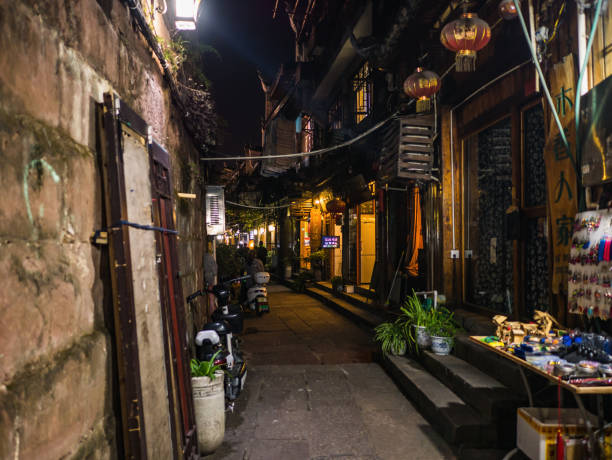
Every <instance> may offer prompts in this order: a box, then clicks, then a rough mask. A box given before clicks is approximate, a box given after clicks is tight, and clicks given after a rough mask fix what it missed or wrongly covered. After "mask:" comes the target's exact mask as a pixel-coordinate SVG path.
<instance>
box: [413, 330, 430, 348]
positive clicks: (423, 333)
mask: <svg viewBox="0 0 612 460" xmlns="http://www.w3.org/2000/svg"><path fill="white" fill-rule="evenodd" d="M414 330H415V333H416V341H417V345H418V346H419V348H422V349H424V350H425V349H427V348H429V347H430V346H431V336H430V335H429V332H427V329H426V328H425V326H414Z"/></svg>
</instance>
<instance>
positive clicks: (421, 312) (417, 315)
mask: <svg viewBox="0 0 612 460" xmlns="http://www.w3.org/2000/svg"><path fill="white" fill-rule="evenodd" d="M400 310H401V311H402V314H403V315H404V317H405V318H406V322H407V323H408V324H409V327H408V340H409V341H410V343H411V344H414V345H415V347H416V348H417V349H418V348H419V347H421V348H425V349H427V348H429V347H430V346H431V337H430V335H429V332H428V331H427V326H428V325H429V321H430V319H431V312H432V310H431V309H428V308H427V307H426V306H424V305H423V304H422V303H421V301H420V300H419V298H418V297H417V296H416V294H415V293H414V290H413V291H412V295H409V296H407V297H406V300H405V301H404V305H403V306H402V307H400Z"/></svg>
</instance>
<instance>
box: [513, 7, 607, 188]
mask: <svg viewBox="0 0 612 460" xmlns="http://www.w3.org/2000/svg"><path fill="white" fill-rule="evenodd" d="M599 1H600V2H601V0H599ZM513 2H514V5H515V6H516V11H517V13H518V17H519V20H520V22H521V27H522V28H523V34H524V35H525V39H526V40H527V44H528V45H529V51H531V57H532V60H533V63H534V65H535V68H536V70H537V72H538V75H539V76H540V82H541V83H542V88H543V89H544V94H545V95H546V100H547V101H548V105H549V106H550V109H551V112H552V114H553V117H554V119H555V123H556V124H557V127H558V128H559V135H560V136H561V140H562V141H563V145H564V146H565V149H566V150H567V154H568V156H569V158H570V161H571V162H572V166H573V167H574V170H575V171H576V174H577V175H578V176H579V175H580V174H579V172H578V166H577V165H576V161H575V159H574V156H573V155H572V151H571V150H570V146H569V142H568V141H567V137H566V136H565V130H564V129H563V125H562V124H561V120H560V119H559V114H558V113H557V109H556V108H555V104H554V102H553V100H552V97H551V96H550V91H549V90H548V85H547V84H546V80H545V79H544V74H543V73H542V69H541V68H540V63H539V62H538V57H537V55H536V53H535V51H534V49H533V44H532V43H531V39H530V38H529V32H528V31H527V26H526V25H525V18H523V13H522V11H521V6H520V5H519V0H513ZM575 105H577V104H575Z"/></svg>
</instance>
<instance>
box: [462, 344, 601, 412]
mask: <svg viewBox="0 0 612 460" xmlns="http://www.w3.org/2000/svg"><path fill="white" fill-rule="evenodd" d="M485 338H486V337H484V336H471V337H470V340H471V341H472V342H474V343H476V344H478V345H480V346H482V347H484V348H486V349H487V350H491V351H492V352H494V353H497V354H498V355H500V356H503V357H504V358H506V359H509V360H510V361H513V362H515V363H516V364H518V365H519V366H521V368H520V369H521V372H522V368H523V367H524V368H526V369H529V370H530V371H532V372H535V373H536V374H538V375H541V376H543V377H545V378H547V379H548V380H550V381H551V382H552V383H554V384H556V385H561V387H562V388H565V389H566V390H569V391H571V392H572V393H574V394H577V395H581V394H601V395H603V394H612V378H610V379H602V383H603V380H609V384H608V385H607V386H606V385H600V386H580V385H574V384H571V383H569V382H568V381H566V380H563V379H562V378H561V377H558V376H556V375H553V374H552V373H551V372H547V371H545V370H543V369H542V368H540V367H538V366H535V365H534V364H531V363H529V362H527V361H526V360H524V359H522V358H519V357H517V356H515V355H513V354H512V353H509V352H507V351H505V350H504V349H503V348H500V347H494V346H491V345H489V344H488V343H485V342H484V341H483V340H484V339H485ZM527 394H528V396H529V395H530V389H529V387H527ZM529 402H530V404H531V405H533V404H532V401H529Z"/></svg>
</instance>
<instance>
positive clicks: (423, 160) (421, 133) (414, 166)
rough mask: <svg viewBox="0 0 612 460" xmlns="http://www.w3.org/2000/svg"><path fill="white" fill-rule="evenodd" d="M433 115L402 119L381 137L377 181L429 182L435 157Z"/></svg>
mask: <svg viewBox="0 0 612 460" xmlns="http://www.w3.org/2000/svg"><path fill="white" fill-rule="evenodd" d="M434 134H435V133H434V118H433V115H403V116H400V117H398V118H397V119H395V120H393V121H392V122H391V123H389V125H388V126H387V129H386V131H385V134H384V140H383V148H382V158H381V167H380V171H379V180H380V181H381V182H385V183H389V182H393V181H395V180H406V179H408V180H410V179H412V180H414V179H421V180H426V181H427V180H431V179H432V167H433V153H434V145H433V144H434Z"/></svg>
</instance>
